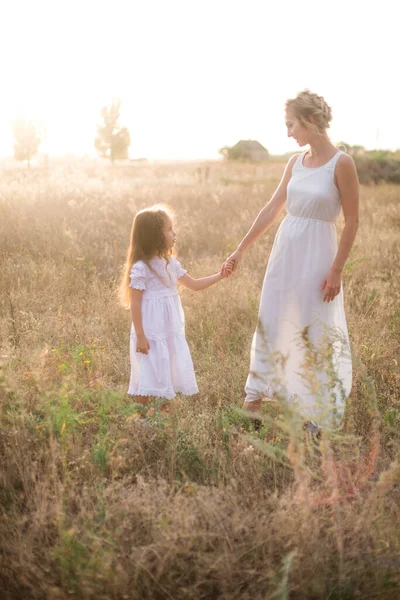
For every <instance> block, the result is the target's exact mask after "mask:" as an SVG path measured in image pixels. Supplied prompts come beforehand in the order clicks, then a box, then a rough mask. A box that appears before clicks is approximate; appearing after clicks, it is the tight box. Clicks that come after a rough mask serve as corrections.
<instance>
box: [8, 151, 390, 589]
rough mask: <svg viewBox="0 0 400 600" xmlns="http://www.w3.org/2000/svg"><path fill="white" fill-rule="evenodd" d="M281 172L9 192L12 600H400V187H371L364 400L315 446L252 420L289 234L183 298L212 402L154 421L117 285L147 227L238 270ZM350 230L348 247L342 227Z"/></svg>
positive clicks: (351, 316)
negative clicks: (160, 220)
mask: <svg viewBox="0 0 400 600" xmlns="http://www.w3.org/2000/svg"><path fill="white" fill-rule="evenodd" d="M282 171H283V163H280V162H273V161H271V162H270V163H268V164H265V165H255V164H236V165H235V164H233V165H230V164H223V163H210V164H155V165H151V164H149V165H147V164H137V165H134V164H132V165H127V166H123V167H122V166H121V167H115V168H112V167H109V166H106V165H105V166H102V165H97V164H95V163H93V164H91V163H87V164H82V165H79V164H72V163H71V164H54V165H51V166H50V169H49V171H48V172H46V171H42V170H41V169H40V168H32V169H30V170H29V169H22V168H15V169H14V168H3V170H2V172H1V178H0V261H1V263H0V264H1V268H0V290H1V295H0V361H1V364H0V367H1V370H0V419H1V425H0V596H1V598H2V599H3V600H11V599H12V600H14V599H18V600H25V599H26V600H28V599H35V600H36V599H37V600H42V599H43V600H44V599H46V600H63V599H67V598H68V599H75V598H76V599H83V598H84V599H93V600H120V599H135V600H136V599H137V600H139V599H140V600H144V599H154V600H164V599H170V600H172V599H174V600H189V599H193V600H195V599H196V600H197V599H207V600H208V599H214V598H215V599H216V598H223V599H226V600H228V599H229V600H233V599H239V598H240V599H241V600H246V599H251V600H256V599H261V598H262V599H266V598H268V599H275V600H283V599H286V600H289V599H295V600H297V599H299V600H303V599H304V600H306V599H307V600H310V599H311V600H313V599H315V600H321V599H330V600H336V599H341V600H347V599H352V598H363V599H365V598H377V599H378V598H379V599H392V598H393V599H395V598H398V597H400V541H399V540H400V535H399V532H400V527H399V526H400V447H399V441H400V375H399V372H400V371H399V361H400V353H399V339H400V276H399V265H400V237H399V231H400V187H399V186H395V185H392V186H390V185H379V186H373V187H372V186H371V187H366V186H363V187H362V188H361V221H360V228H359V232H358V236H357V239H356V243H355V246H354V248H353V250H352V253H351V256H350V258H349V261H348V263H347V265H346V269H345V273H344V291H345V303H346V310H347V316H348V324H349V331H350V337H351V341H352V346H353V357H354V386H353V391H352V394H351V399H350V401H349V403H348V409H347V411H346V415H345V419H344V423H343V426H342V428H341V429H340V430H339V431H337V432H331V433H329V434H327V435H325V436H324V437H323V439H322V441H321V442H320V444H318V445H316V444H315V443H314V442H313V441H312V440H308V439H305V438H304V437H303V435H302V433H301V431H299V430H298V428H296V427H295V426H294V425H293V423H292V422H291V421H290V419H289V417H288V416H287V414H285V413H282V412H281V411H280V410H279V406H277V405H276V404H275V405H274V404H265V409H264V422H263V426H262V428H261V430H260V431H255V430H254V427H253V425H252V422H251V421H249V420H248V419H247V418H246V417H245V416H244V415H243V414H242V413H241V411H240V410H238V409H239V407H240V405H241V402H242V400H243V387H244V383H245V379H246V376H247V370H248V366H249V351H250V343H251V337H252V333H253V330H254V328H255V325H256V322H257V308H258V301H259V295H260V291H261V284H262V280H263V276H264V271H265V266H266V263H267V259H268V255H269V251H270V249H271V246H272V242H273V237H274V233H275V231H276V228H277V225H276V226H274V227H273V229H272V230H271V231H270V232H268V233H267V234H266V235H265V236H264V237H263V238H262V239H261V240H260V241H258V242H257V243H256V244H255V245H254V246H253V247H252V248H251V249H250V250H249V252H248V253H247V255H246V258H245V260H244V261H243V265H242V266H241V268H240V271H239V272H238V273H237V274H235V275H234V276H233V277H232V278H230V279H229V280H224V281H222V282H221V283H219V284H218V285H216V286H214V287H212V288H210V289H209V290H206V291H205V292H200V293H197V294H196V293H193V292H190V291H188V290H183V291H182V302H183V305H184V309H185V313H186V322H187V338H188V342H189V345H190V348H191V351H192V356H193V361H194V364H195V368H196V373H197V379H198V384H199V388H200V393H199V395H198V396H196V397H193V398H190V399H184V398H182V399H180V401H179V403H178V406H177V409H176V412H175V413H174V414H173V415H172V416H171V417H170V418H168V417H166V416H165V415H163V414H160V412H159V411H158V410H157V405H156V403H155V408H156V410H155V411H154V412H153V411H151V412H152V413H153V414H152V416H151V417H150V418H149V420H148V421H147V422H145V423H141V422H140V421H139V420H138V418H137V417H138V415H139V416H140V407H138V406H137V405H135V404H133V403H132V400H131V399H130V398H129V397H128V396H127V394H126V390H127V386H128V378H129V353H128V344H129V326H130V315H129V313H128V312H127V311H125V310H124V309H122V308H121V307H120V306H119V305H118V300H117V295H116V288H117V284H118V278H119V271H120V268H121V265H122V263H123V260H124V257H125V252H126V247H127V244H128V240H129V231H130V227H131V222H132V218H133V215H134V213H135V211H136V210H137V209H139V208H142V207H144V206H149V205H151V204H153V203H158V202H163V203H166V204H167V205H169V206H171V207H172V208H173V209H174V211H175V213H176V216H177V231H178V248H177V252H178V257H179V259H180V260H181V262H182V263H183V265H184V266H185V268H186V269H188V271H189V273H190V274H193V275H195V276H196V275H207V274H211V273H213V272H215V271H217V270H219V268H220V265H221V262H222V260H223V259H224V258H225V257H226V256H227V255H228V254H229V253H230V252H231V251H232V250H233V249H234V248H235V247H236V244H237V243H238V242H239V241H240V239H241V237H242V235H243V234H244V233H245V232H246V231H247V228H248V227H249V225H250V224H251V223H252V221H253V219H254V218H255V216H256V214H257V212H258V211H259V209H260V208H261V207H262V206H263V204H264V203H265V202H266V201H267V200H268V198H269V197H270V195H271V193H272V192H273V190H274V188H275V186H276V184H277V183H278V181H279V179H280V176H281V173H282ZM340 226H341V225H340V223H339V230H340Z"/></svg>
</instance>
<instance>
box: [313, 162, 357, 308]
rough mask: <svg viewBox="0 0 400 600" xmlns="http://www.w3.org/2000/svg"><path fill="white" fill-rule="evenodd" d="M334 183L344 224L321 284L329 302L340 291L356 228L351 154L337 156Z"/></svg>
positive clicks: (354, 168)
mask: <svg viewBox="0 0 400 600" xmlns="http://www.w3.org/2000/svg"><path fill="white" fill-rule="evenodd" d="M335 183H336V185H337V188H338V189H339V192H340V200H341V203H342V209H343V215H344V220H345V225H344V228H343V231H342V235H341V236H340V243H339V247H338V251H337V253H336V257H335V260H334V261H333V264H332V267H331V268H330V270H329V273H328V274H327V276H326V277H325V279H324V281H323V282H322V285H321V290H323V291H324V302H330V301H331V300H333V299H334V298H335V296H337V294H338V293H339V292H340V287H341V279H342V271H343V268H344V265H345V263H346V260H347V258H348V256H349V253H350V250H351V248H352V246H353V242H354V239H355V237H356V233H357V229H358V205H359V199H358V198H359V189H358V187H359V186H358V177H357V170H356V167H355V164H354V161H353V159H352V158H351V156H348V155H347V154H344V155H343V156H341V157H340V158H339V160H338V162H337V166H336V172H335Z"/></svg>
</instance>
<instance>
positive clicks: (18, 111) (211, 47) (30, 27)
mask: <svg viewBox="0 0 400 600" xmlns="http://www.w3.org/2000/svg"><path fill="white" fill-rule="evenodd" d="M397 4H398V3H397V1H396V0H391V1H389V0H380V1H379V2H376V1H375V0H374V2H372V1H370V0H333V1H332V2H328V1H325V2H324V1H323V0H309V1H307V0H295V1H294V0H286V1H283V0H275V2H271V1H269V0H130V1H128V0H126V1H122V0H113V1H112V2H111V1H110V0H107V1H106V2H104V1H103V0H95V1H92V0H79V1H76V0H68V1H65V0H49V1H45V0H35V1H34V2H33V1H32V0H27V1H21V0H8V2H7V5H6V4H5V2H4V3H3V6H2V15H1V16H2V18H1V24H0V52H1V54H0V56H1V73H2V76H3V88H2V94H1V96H0V155H11V154H12V134H11V125H10V123H11V121H12V120H13V118H15V117H16V116H17V115H19V116H25V117H27V118H33V119H35V120H36V121H37V122H38V123H41V124H43V126H45V128H46V134H47V142H46V145H47V150H48V152H50V153H51V154H64V153H67V152H73V153H77V154H78V155H81V154H84V153H88V154H89V155H92V154H93V155H95V151H94V149H93V140H94V137H95V128H96V123H98V122H99V121H100V115H99V113H100V109H101V106H102V105H103V104H105V103H108V102H109V101H110V100H111V98H112V97H113V96H119V97H120V98H121V100H122V114H121V123H122V124H123V125H126V126H127V127H128V128H129V130H130V132H131V137H132V146H131V150H130V154H131V156H132V157H144V156H146V157H148V158H182V159H192V158H213V157H216V156H217V151H218V149H219V148H220V147H222V146H224V145H233V144H234V143H236V142H237V141H238V140H239V139H250V138H251V139H257V140H259V141H260V142H261V143H262V144H264V145H265V146H266V147H267V148H268V150H269V151H270V152H272V153H283V152H286V151H290V150H295V149H296V144H295V142H294V141H293V140H288V139H287V136H286V130H285V126H284V112H283V106H284V103H285V100H286V99H287V98H288V97H293V96H294V95H296V93H297V92H298V91H300V90H302V89H304V88H306V87H307V88H309V89H311V90H312V91H315V92H317V93H318V94H322V95H323V96H324V97H325V99H326V100H327V101H328V103H329V104H330V105H331V107H332V110H333V123H332V126H331V133H330V135H331V138H332V140H333V141H334V142H339V141H341V140H344V141H346V142H348V143H350V144H361V145H364V146H366V147H367V148H374V147H381V148H389V149H396V148H399V147H400V124H399V106H400V91H399V90H400V85H399V82H398V78H399V47H398V23H399V21H398V19H399V17H398V11H397V10H396V5H397ZM42 149H43V150H45V147H43V146H42Z"/></svg>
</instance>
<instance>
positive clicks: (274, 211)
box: [225, 155, 297, 268]
mask: <svg viewBox="0 0 400 600" xmlns="http://www.w3.org/2000/svg"><path fill="white" fill-rule="evenodd" d="M296 160H297V155H295V156H292V157H291V158H290V160H289V161H288V163H287V165H286V168H285V171H284V173H283V176H282V179H281V181H280V183H279V185H278V187H277V188H276V190H275V192H274V194H273V196H272V198H271V200H270V201H269V202H268V204H266V206H264V208H263V209H262V210H261V211H260V212H259V213H258V216H257V218H256V220H255V221H254V223H253V225H252V226H251V227H250V229H249V231H248V233H247V234H246V235H245V236H244V238H243V239H242V241H241V242H240V244H239V246H238V247H237V250H236V251H235V252H234V253H233V254H231V255H230V256H229V258H227V260H226V261H225V265H226V266H227V263H233V267H234V268H235V267H236V266H237V264H238V263H239V261H240V260H241V259H242V258H243V254H244V252H245V251H246V250H247V248H249V246H251V244H253V242H255V241H256V240H257V239H258V238H259V237H260V236H261V235H262V234H263V233H265V232H266V231H267V229H268V228H269V227H271V225H272V224H273V223H274V221H276V219H277V218H278V217H279V215H280V214H281V212H282V210H283V208H284V206H285V202H286V195H287V186H288V183H289V181H290V178H291V176H292V168H293V165H294V163H295V162H296Z"/></svg>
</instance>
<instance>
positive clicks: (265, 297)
mask: <svg viewBox="0 0 400 600" xmlns="http://www.w3.org/2000/svg"><path fill="white" fill-rule="evenodd" d="M341 154H343V153H342V152H341V151H338V152H337V153H336V154H335V155H334V156H333V157H332V159H331V160H330V161H329V162H327V163H326V164H325V165H323V166H321V167H315V168H310V167H305V166H304V165H303V158H304V156H305V153H302V154H300V155H299V156H298V158H297V160H296V162H295V164H294V165H293V169H292V177H291V179H290V181H289V184H288V188H287V199H286V210H287V214H286V216H285V218H284V219H283V221H282V223H281V225H280V227H279V229H278V231H277V234H276V237H275V240H274V244H273V248H272V251H271V255H270V258H269V261H268V266H267V271H266V274H265V279H264V284H263V288H262V293H261V301H260V309H259V321H258V326H257V329H256V331H255V333H254V337H253V342H252V346H251V358H250V373H249V375H248V378H247V381H246V387H245V390H246V402H251V401H254V400H257V399H259V398H262V397H269V398H271V397H272V396H273V395H274V394H278V398H279V397H282V395H283V397H284V398H286V400H287V401H288V402H289V404H290V405H294V406H296V407H297V409H298V410H299V412H300V414H302V415H303V416H304V417H306V418H311V419H313V420H316V421H317V422H318V423H320V424H325V425H328V424H334V423H336V422H337V419H338V418H340V417H341V416H342V413H343V409H344V405H345V402H346V399H347V397H348V395H349V394H350V390H351V382H352V362H351V354H350V344H349V337H348V331H347V324H346V316H345V312H344V303H343V291H342V290H341V291H340V293H339V294H338V295H337V296H336V297H335V299H334V300H333V301H332V302H329V303H328V302H323V292H322V291H321V289H320V287H321V284H322V282H323V280H324V278H325V276H326V275H327V273H328V271H329V269H330V268H331V266H332V263H333V261H334V259H335V256H336V253H337V236H336V228H335V220H336V219H337V217H338V215H339V212H340V208H341V203H340V194H339V190H338V189H337V187H336V185H335V183H334V173H335V166H336V163H337V160H338V158H339V156H340V155H341Z"/></svg>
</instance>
